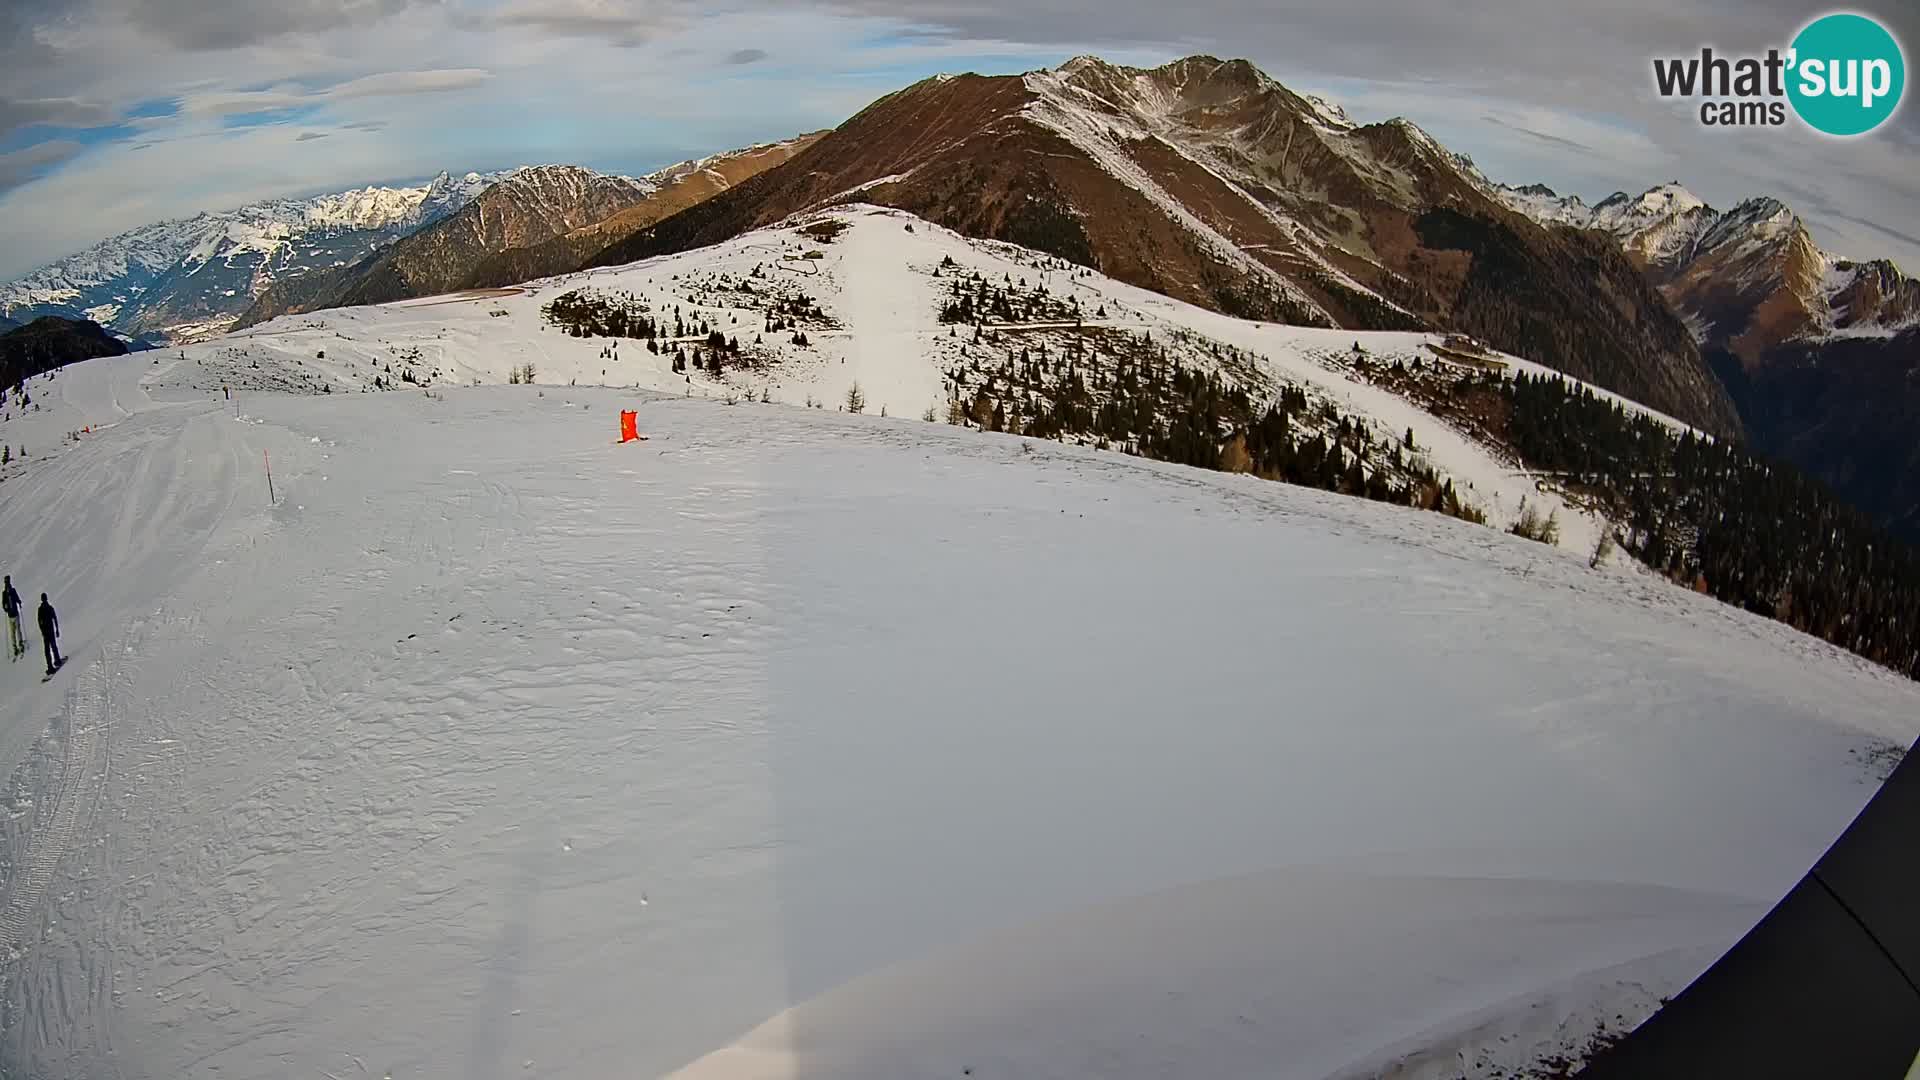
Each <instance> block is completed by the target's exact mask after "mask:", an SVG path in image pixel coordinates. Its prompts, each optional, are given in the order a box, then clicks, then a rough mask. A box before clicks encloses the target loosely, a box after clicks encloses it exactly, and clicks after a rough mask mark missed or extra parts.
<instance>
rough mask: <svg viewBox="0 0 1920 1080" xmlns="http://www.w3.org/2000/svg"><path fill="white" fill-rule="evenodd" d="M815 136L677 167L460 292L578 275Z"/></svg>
mask: <svg viewBox="0 0 1920 1080" xmlns="http://www.w3.org/2000/svg"><path fill="white" fill-rule="evenodd" d="M825 134H826V132H824V131H816V132H812V133H809V134H806V135H801V136H799V137H797V138H792V139H786V140H783V141H781V142H773V143H763V144H760V145H758V146H749V147H746V148H745V149H742V150H734V151H731V152H728V153H724V154H716V155H714V156H713V157H710V158H703V159H701V160H699V161H690V162H685V163H683V164H681V165H676V166H673V167H671V168H669V169H666V170H664V171H662V172H660V173H656V174H654V176H653V177H652V179H655V180H657V181H658V182H659V184H660V186H659V188H658V189H657V190H655V191H653V192H652V193H651V194H649V195H647V196H646V197H644V198H642V199H641V200H640V201H638V202H636V203H634V204H633V205H631V206H629V207H627V208H626V209H624V210H621V211H620V212H618V213H616V214H614V215H612V216H611V217H607V218H604V219H601V220H599V221H595V222H593V223H592V224H589V225H585V226H581V227H579V228H575V229H572V230H570V231H567V232H563V233H560V234H559V235H556V236H551V237H549V238H547V239H545V240H542V241H540V242H538V243H534V244H526V245H517V246H510V247H508V248H506V249H504V250H501V251H498V252H496V253H494V254H492V255H489V256H487V257H486V258H484V259H482V260H480V261H479V262H478V263H477V264H476V265H474V266H472V267H471V268H469V269H468V271H467V272H466V274H465V276H464V277H463V278H462V280H461V282H460V286H461V287H462V288H486V287H496V286H502V285H515V284H518V283H520V282H522V281H532V280H534V279H536V278H542V277H550V276H554V275H558V274H565V273H569V272H571V271H574V270H577V269H579V268H580V267H581V266H582V265H584V264H585V263H586V262H587V261H588V260H589V259H591V258H592V257H593V256H595V255H597V254H599V253H600V252H601V251H604V250H606V249H607V248H608V247H609V246H611V245H613V244H615V243H618V242H619V241H621V240H624V239H626V238H627V237H629V236H631V235H633V234H634V233H636V232H638V231H640V230H641V229H644V228H646V227H647V226H648V225H651V224H653V223H654V222H656V221H660V220H661V219H663V218H667V217H671V216H673V215H674V214H677V213H679V212H680V211H682V210H685V209H687V208H688V207H690V206H693V205H695V204H698V203H701V202H704V201H706V200H707V199H710V198H712V197H713V196H715V195H718V194H719V193H721V192H722V191H725V190H727V189H728V188H730V187H732V186H734V185H735V184H738V183H741V182H743V181H746V180H750V179H752V178H753V177H755V176H758V175H759V174H760V173H763V172H765V171H766V170H768V169H771V168H773V167H774V166H776V165H780V164H783V163H785V162H786V160H787V159H788V158H791V157H792V156H793V155H795V154H797V153H799V152H801V151H802V150H805V149H806V148H807V147H809V146H812V145H813V144H814V143H815V142H818V141H819V140H820V137H821V136H822V135H825Z"/></svg>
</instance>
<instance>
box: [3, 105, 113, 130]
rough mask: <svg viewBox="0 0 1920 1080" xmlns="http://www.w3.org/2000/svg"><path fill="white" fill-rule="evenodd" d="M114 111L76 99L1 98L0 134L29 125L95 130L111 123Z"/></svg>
mask: <svg viewBox="0 0 1920 1080" xmlns="http://www.w3.org/2000/svg"><path fill="white" fill-rule="evenodd" d="M114 115H115V114H114V110H112V109H110V108H108V107H107V106H105V105H103V104H101V103H99V102H97V101H82V100H81V99H79V98H70V97H68V98H0V133H5V132H8V131H12V130H14V129H16V128H22V127H26V126H27V125H28V124H52V125H57V126H60V127H97V126H99V125H101V124H106V123H111V122H112V120H113V118H114Z"/></svg>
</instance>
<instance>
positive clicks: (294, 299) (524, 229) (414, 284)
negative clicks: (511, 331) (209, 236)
mask: <svg viewBox="0 0 1920 1080" xmlns="http://www.w3.org/2000/svg"><path fill="white" fill-rule="evenodd" d="M658 187H659V183H658V181H657V180H655V179H653V178H651V177H648V178H644V179H635V178H634V177H630V176H612V175H608V174H605V173H597V172H594V171H593V170H591V169H583V168H580V167H578V166H574V165H540V166H533V167H530V168H525V169H516V170H514V171H513V172H511V173H509V174H507V176H505V177H504V178H502V179H501V180H500V181H499V182H497V183H495V184H493V185H492V186H490V187H488V188H487V189H486V190H485V191H483V192H481V193H480V194H479V195H477V196H475V197H474V198H473V199H472V200H470V201H469V202H467V203H466V205H464V206H462V207H461V208H460V209H459V210H458V211H456V212H454V213H452V214H449V215H447V216H446V217H444V218H442V219H440V220H439V221H437V222H435V223H433V224H431V225H428V226H426V227H424V228H421V229H419V230H418V231H416V232H413V233H410V234H409V235H407V236H405V237H402V238H401V239H399V240H397V241H395V242H394V243H392V244H390V245H388V246H386V247H384V248H381V249H380V250H378V251H376V252H374V253H373V254H371V255H368V256H367V257H366V258H364V259H362V260H360V261H359V262H357V263H355V264H353V265H351V266H347V267H344V268H341V269H339V270H336V271H333V272H330V273H327V274H324V275H318V276H314V277H311V278H309V279H304V280H296V281H291V282H288V283H286V284H283V285H281V286H278V287H275V288H269V289H267V290H265V291H264V292H262V293H261V294H260V297H259V299H258V300H256V301H255V302H254V304H253V305H252V307H250V308H248V310H247V311H246V313H245V314H244V315H242V316H241V318H240V320H239V322H238V323H237V324H236V325H238V326H251V325H254V324H255V323H260V322H264V321H266V320H268V319H271V318H273V317H274V316H276V315H283V314H288V313H290V312H298V311H312V310H315V309H317V308H329V307H349V306H352V305H355V304H380V303H386V302H389V301H393V300H405V299H409V298H412V297H417V296H431V295H434V294H436V293H443V292H451V291H453V290H455V289H457V288H460V287H461V286H462V284H463V283H464V282H465V280H466V278H467V276H468V274H470V273H471V272H472V270H473V268H474V267H475V266H476V265H478V264H479V262H480V261H481V260H482V259H484V258H486V257H487V256H488V255H491V254H493V253H495V252H499V251H504V250H507V249H509V248H519V247H527V246H530V245H533V244H537V243H540V242H541V241H544V240H547V239H549V238H551V237H553V236H555V235H558V234H562V233H566V232H570V231H572V230H574V229H577V228H581V227H583V226H587V225H591V224H593V223H594V222H597V221H602V220H605V219H606V218H608V217H611V216H612V215H614V214H616V213H618V212H620V211H621V210H624V209H626V208H628V207H630V206H632V205H633V204H634V203H636V202H639V201H640V200H642V199H644V198H646V197H647V196H648V195H651V194H652V193H653V192H654V191H656V190H657V189H658Z"/></svg>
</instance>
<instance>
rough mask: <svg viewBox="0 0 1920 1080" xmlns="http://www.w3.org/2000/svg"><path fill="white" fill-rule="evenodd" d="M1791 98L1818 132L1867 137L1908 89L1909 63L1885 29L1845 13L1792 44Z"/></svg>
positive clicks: (1825, 19) (1819, 22) (1811, 26)
mask: <svg viewBox="0 0 1920 1080" xmlns="http://www.w3.org/2000/svg"><path fill="white" fill-rule="evenodd" d="M1792 50H1793V51H1792V52H1791V53H1790V54H1789V60H1788V63H1789V64H1790V65H1791V69H1790V71H1789V74H1788V80H1787V99H1788V100H1790V101H1792V102H1793V111H1794V112H1797V113H1799V114H1800V119H1802V120H1805V121H1806V122H1807V123H1808V124H1809V125H1810V126H1812V127H1813V128H1814V130H1816V131H1822V132H1825V133H1826V134H1828V135H1863V134H1865V133H1867V132H1869V131H1872V130H1873V129H1874V128H1877V127H1879V126H1880V125H1881V124H1883V123H1885V122H1886V119H1887V118H1888V117H1890V116H1892V115H1893V112H1894V110H1895V109H1897V108H1899V107H1900V96H1901V94H1902V93H1904V92H1905V90H1906V88H1907V61H1906V58H1905V57H1904V56H1903V55H1901V52H1900V43H1899V42H1898V41H1895V40H1894V37H1893V35H1892V34H1890V33H1888V32H1887V28H1886V27H1884V26H1881V25H1880V24H1879V23H1877V22H1875V21H1873V20H1872V19H1869V18H1867V17H1866V16H1865V15H1855V14H1852V13H1850V12H1843V13H1839V14H1834V15H1822V16H1821V17H1819V18H1818V19H1815V20H1813V21H1812V22H1810V23H1808V24H1807V25H1806V28H1805V29H1803V30H1801V31H1800V34H1799V36H1797V37H1795V38H1794V39H1793V46H1792Z"/></svg>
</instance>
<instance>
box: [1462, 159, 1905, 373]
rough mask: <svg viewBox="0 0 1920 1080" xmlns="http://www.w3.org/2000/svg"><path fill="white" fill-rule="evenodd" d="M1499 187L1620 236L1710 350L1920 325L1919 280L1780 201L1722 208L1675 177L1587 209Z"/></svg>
mask: <svg viewBox="0 0 1920 1080" xmlns="http://www.w3.org/2000/svg"><path fill="white" fill-rule="evenodd" d="M1497 190H1498V193H1499V195H1500V197H1501V199H1502V201H1503V202H1505V203H1507V204H1508V205H1509V206H1511V207H1513V208H1514V209H1516V210H1519V211H1520V212H1522V213H1525V214H1527V215H1529V216H1531V217H1533V218H1534V219H1535V220H1537V221H1540V222H1542V223H1544V224H1551V225H1567V226H1571V227H1573V228H1577V229H1597V230H1599V231H1602V232H1605V233H1608V234H1610V235H1612V236H1613V237H1615V238H1616V239H1617V240H1618V241H1619V242H1620V245H1621V248H1622V250H1623V251H1625V252H1626V255H1627V257H1628V258H1629V259H1631V260H1632V261H1633V262H1634V264H1635V265H1636V266H1639V267H1640V268H1641V270H1642V271H1643V272H1644V273H1645V274H1646V275H1647V277H1648V278H1649V279H1650V280H1652V281H1653V282H1654V283H1655V284H1656V285H1657V286H1658V287H1659V288H1660V291H1661V293H1662V294H1663V295H1664V296H1665V297H1666V298H1667V300H1668V301H1669V302H1670V303H1671V304H1672V305H1673V307H1674V308H1675V310H1677V311H1678V312H1679V313H1680V314H1681V315H1682V316H1683V317H1684V318H1686V319H1687V320H1688V322H1689V324H1690V325H1692V326H1693V328H1694V330H1695V333H1696V336H1697V337H1698V339H1699V341H1700V343H1701V345H1702V346H1703V347H1705V348H1709V349H1719V350H1724V351H1726V352H1729V353H1731V354H1733V355H1734V356H1735V357H1737V358H1739V360H1740V361H1741V362H1742V363H1743V364H1745V365H1747V366H1749V367H1751V366H1753V365H1756V364H1758V363H1760V362H1762V360H1763V358H1764V357H1765V356H1766V354H1767V353H1768V352H1769V351H1770V350H1772V349H1773V348H1774V347H1776V346H1778V345H1780V344H1782V343H1784V342H1787V341H1820V340H1826V339H1831V338H1845V337H1858V336H1888V335H1892V334H1897V333H1898V332H1899V331H1901V330H1903V329H1905V328H1907V327H1909V326H1912V325H1915V324H1916V323H1920V282H1916V281H1915V280H1914V279H1912V278H1908V277H1906V276H1905V275H1903V274H1901V273H1900V272H1899V270H1898V269H1897V268H1896V267H1895V266H1894V265H1893V264H1892V263H1890V262H1888V261H1886V260H1884V259H1882V260H1875V261H1871V262H1858V261H1855V260H1852V259H1848V258H1844V257H1842V256H1838V255H1834V254H1831V253H1829V252H1826V251H1822V250H1821V249H1820V248H1819V246H1818V245H1816V244H1815V243H1814V242H1813V237H1812V235H1811V234H1809V233H1808V231H1807V228H1806V224H1805V223H1804V222H1802V221H1801V220H1800V217H1799V215H1797V214H1795V213H1794V212H1793V211H1792V210H1791V209H1790V208H1788V207H1787V206H1786V205H1785V204H1783V203H1781V202H1780V201H1779V200H1777V199H1770V198H1755V199H1748V200H1746V201H1745V202H1742V203H1740V204H1739V205H1738V206H1735V207H1734V208H1732V209H1731V210H1726V211H1720V210H1716V209H1714V208H1713V207H1711V206H1708V205H1707V204H1706V203H1705V202H1704V201H1702V200H1701V199H1700V198H1698V197H1697V196H1695V195H1693V194H1692V193H1691V192H1689V191H1687V190H1686V189H1685V188H1683V187H1681V186H1680V185H1679V184H1677V183H1667V184H1661V185H1659V186H1657V187H1653V188H1650V189H1648V190H1647V191H1646V192H1645V193H1643V194H1642V195H1640V196H1639V197H1638V198H1634V197H1632V196H1629V195H1627V194H1626V193H1624V192H1617V193H1615V194H1613V195H1611V196H1609V197H1608V198H1606V199H1604V200H1602V201H1601V202H1600V203H1599V204H1597V205H1595V206H1593V207H1590V208H1589V207H1587V206H1585V204H1583V203H1582V202H1581V201H1580V199H1579V197H1578V196H1570V197H1567V198H1561V197H1559V196H1556V195H1555V194H1554V193H1553V192H1552V190H1551V189H1549V188H1546V187H1543V186H1541V185H1537V184H1536V185H1531V186H1529V187H1526V188H1499V189H1497Z"/></svg>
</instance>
